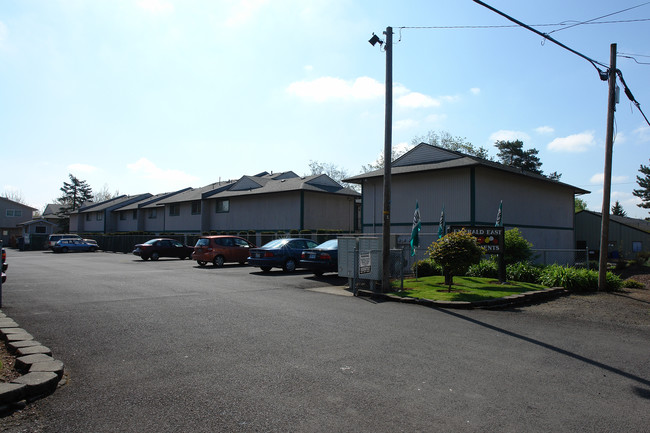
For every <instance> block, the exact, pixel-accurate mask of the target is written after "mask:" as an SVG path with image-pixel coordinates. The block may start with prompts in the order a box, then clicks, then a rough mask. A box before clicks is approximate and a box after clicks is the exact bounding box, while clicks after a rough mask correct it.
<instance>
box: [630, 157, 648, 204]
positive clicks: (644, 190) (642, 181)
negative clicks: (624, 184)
mask: <svg viewBox="0 0 650 433" xmlns="http://www.w3.org/2000/svg"><path fill="white" fill-rule="evenodd" d="M639 171H640V172H641V174H643V175H644V176H643V177H641V176H639V175H637V177H636V183H638V184H639V186H640V187H641V188H640V189H635V190H634V191H632V194H634V195H635V196H636V197H639V198H640V199H641V203H639V204H638V205H637V206H639V207H642V208H645V209H650V166H646V165H643V164H641V168H639Z"/></svg>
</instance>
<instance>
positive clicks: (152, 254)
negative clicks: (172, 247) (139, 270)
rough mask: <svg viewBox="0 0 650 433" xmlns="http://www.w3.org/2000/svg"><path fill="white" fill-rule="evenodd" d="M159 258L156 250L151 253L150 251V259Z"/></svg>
mask: <svg viewBox="0 0 650 433" xmlns="http://www.w3.org/2000/svg"><path fill="white" fill-rule="evenodd" d="M159 258H160V254H158V253H157V252H153V253H151V260H154V261H156V260H158V259H159Z"/></svg>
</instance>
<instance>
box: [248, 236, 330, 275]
mask: <svg viewBox="0 0 650 433" xmlns="http://www.w3.org/2000/svg"><path fill="white" fill-rule="evenodd" d="M316 246H317V244H316V242H314V241H312V240H311V239H302V238H288V239H276V240H274V241H271V242H269V243H267V244H266V245H264V246H262V247H260V248H253V249H251V250H250V251H251V255H250V257H249V258H248V264H249V265H252V266H257V267H259V268H260V269H262V271H263V272H269V271H270V270H271V269H272V268H282V270H284V271H285V272H293V271H295V270H296V268H297V267H299V266H300V255H301V254H302V252H303V251H304V250H306V249H309V248H314V247H316Z"/></svg>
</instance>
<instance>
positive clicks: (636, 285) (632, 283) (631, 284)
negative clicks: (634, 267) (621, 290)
mask: <svg viewBox="0 0 650 433" xmlns="http://www.w3.org/2000/svg"><path fill="white" fill-rule="evenodd" d="M623 287H625V288H626V289H645V284H643V283H640V282H638V281H637V280H633V279H632V278H628V279H627V280H625V281H623Z"/></svg>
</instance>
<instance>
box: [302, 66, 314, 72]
mask: <svg viewBox="0 0 650 433" xmlns="http://www.w3.org/2000/svg"><path fill="white" fill-rule="evenodd" d="M302 68H303V69H304V70H305V71H307V72H311V71H313V70H314V67H313V66H312V65H305V66H303V67H302Z"/></svg>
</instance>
